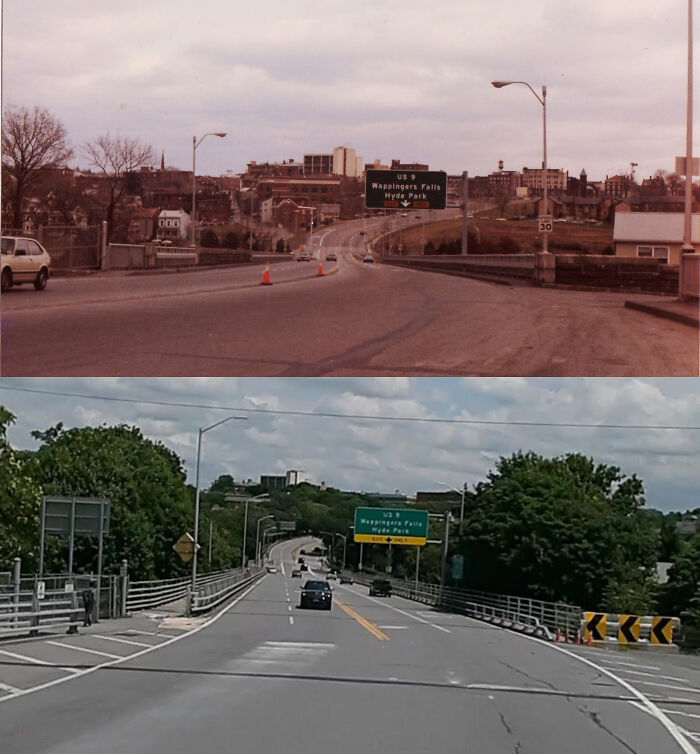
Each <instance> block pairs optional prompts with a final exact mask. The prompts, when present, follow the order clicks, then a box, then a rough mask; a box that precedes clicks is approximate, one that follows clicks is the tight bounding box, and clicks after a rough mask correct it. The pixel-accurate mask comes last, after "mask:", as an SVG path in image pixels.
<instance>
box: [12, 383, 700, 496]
mask: <svg viewBox="0 0 700 754" xmlns="http://www.w3.org/2000/svg"><path fill="white" fill-rule="evenodd" d="M13 388H14V389H13ZM16 388H21V390H17V389H16ZM28 390H29V391H53V392H54V393H58V394H50V393H49V392H28ZM61 393H62V394H61ZM70 394H73V395H70ZM79 395H82V397H78V396H79ZM88 395H89V396H95V398H88V397H85V396H88ZM114 399H121V400H114ZM148 401H152V402H159V403H160V404H168V405H156V404H155V403H148ZM0 405H4V406H5V407H7V408H8V409H9V410H10V411H12V412H13V413H14V414H15V415H16V416H17V417H18V418H17V422H16V424H15V425H14V426H13V428H12V429H11V430H10V433H9V437H10V441H11V442H12V444H13V446H14V447H17V448H33V447H36V442H35V441H34V440H33V439H32V438H31V435H30V432H31V431H32V430H34V429H46V428H48V427H50V426H53V425H55V424H56V423H58V422H63V424H64V426H66V427H73V426H86V425H89V426H97V425H101V424H103V423H106V424H108V425H114V424H118V423H127V424H133V425H137V426H138V427H140V428H141V430H142V431H143V433H144V434H145V435H146V436H147V437H149V438H151V439H153V440H159V441H161V442H163V443H165V444H166V445H167V446H168V447H170V448H172V449H173V450H174V451H175V452H176V453H178V455H179V456H180V457H181V458H182V459H183V460H184V461H185V464H186V467H187V470H188V473H189V478H190V481H191V482H193V480H194V473H193V471H194V463H195V458H196V441H197V429H198V428H199V427H207V426H209V425H211V424H214V423H215V422H217V421H219V420H221V419H223V418H226V417H227V416H239V417H246V418H245V419H241V420H233V421H230V422H227V423H226V424H223V425H222V426H220V427H218V428H216V429H213V430H211V431H209V432H206V433H205V434H204V436H203V437H204V441H203V450H202V471H201V475H202V483H203V486H208V484H209V483H210V482H211V481H212V480H213V479H215V478H216V477H217V476H218V475H219V474H232V475H233V476H234V477H235V478H237V479H245V478H253V479H257V478H258V477H259V476H260V474H282V473H284V472H285V471H286V470H287V469H301V470H303V471H304V472H305V476H307V477H308V478H309V479H311V480H313V481H315V482H320V481H325V482H327V483H328V484H329V485H332V486H335V487H339V488H341V489H345V490H357V491H368V492H370V491H380V492H394V491H395V490H401V491H402V492H404V493H407V494H411V495H412V494H414V493H415V492H416V491H417V490H426V489H428V490H430V489H440V487H439V486H438V485H437V484H436V483H437V482H443V483H446V484H448V485H452V486H454V487H460V486H461V485H462V483H463V482H466V483H468V484H469V485H473V484H474V483H476V482H478V481H481V480H483V479H484V477H485V475H486V474H487V473H488V471H489V470H491V469H492V468H493V466H494V464H495V462H496V461H497V459H498V458H499V457H500V456H502V455H510V454H511V453H513V452H516V451H518V450H520V449H522V450H533V451H535V452H537V453H540V454H543V455H546V456H555V455H560V454H564V453H568V452H582V453H585V454H587V455H590V456H592V457H593V458H595V459H596V461H598V462H600V463H606V464H612V465H617V466H620V467H621V468H622V470H623V471H624V472H625V473H627V474H632V473H636V474H637V475H639V476H640V477H641V478H642V479H643V480H644V482H645V484H646V488H647V504H648V505H649V506H651V507H654V508H658V509H661V510H687V509H692V508H696V507H698V505H700V503H699V502H698V496H697V490H698V487H700V464H698V462H697V455H698V447H700V429H690V430H680V429H654V428H648V429H619V428H600V427H598V428H581V427H563V426H522V425H517V424H509V422H545V423H546V422H550V423H551V422H554V423H558V424H566V423H573V424H581V423H583V424H594V425H602V424H607V425H630V424H634V425H644V426H647V427H650V426H651V427H659V426H665V427H669V426H683V427H688V426H691V427H698V428H700V384H698V380H693V379H680V378H665V379H663V378H658V379H622V378H609V379H608V378H595V379H585V378H581V379H575V378H566V379H564V378H556V379H555V378H488V379H487V378H406V377H378V378H369V377H366V378H360V377H357V378H340V377H337V378H264V379H261V378H205V377H200V378H159V379H150V378H97V379H90V378H62V379H55V378H3V379H2V380H0ZM213 407H217V408H213ZM253 409H258V411H254V410H253ZM260 410H263V412H261V411H260ZM268 412H271V413H268ZM275 412H278V413H275ZM284 412H300V413H302V414H309V413H310V414H320V413H323V414H339V415H341V417H340V418H338V417H329V416H324V417H321V416H308V415H294V414H291V413H284ZM358 416H365V417H385V418H375V419H361V418H352V417H358ZM406 418H415V419H433V420H435V419H451V420H460V422H461V423H448V422H440V421H430V422H426V421H396V420H392V419H406ZM476 420H484V421H487V422H503V423H502V424H500V423H499V424H472V423H469V422H471V421H476ZM443 489H444V488H443Z"/></svg>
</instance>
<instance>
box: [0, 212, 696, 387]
mask: <svg viewBox="0 0 700 754" xmlns="http://www.w3.org/2000/svg"><path fill="white" fill-rule="evenodd" d="M405 222H415V219H414V218H408V219H407V220H406V221H405ZM366 225H367V234H368V236H370V235H372V234H374V233H376V232H378V231H380V230H381V229H382V228H383V221H382V220H381V219H377V220H368V221H367V224H366ZM362 228H363V224H362V221H353V222H351V223H344V224H342V225H338V226H335V227H331V228H324V229H321V230H319V231H318V232H317V233H315V234H314V239H315V240H314V241H313V242H312V243H311V244H310V250H311V253H312V255H318V253H319V249H320V251H321V254H322V257H325V254H326V253H327V252H328V251H330V250H334V251H336V252H337V253H338V255H339V261H338V263H337V264H335V263H333V262H325V261H324V272H325V273H326V274H324V275H323V276H322V277H318V276H317V271H318V261H319V260H318V258H315V259H314V260H313V261H311V262H307V263H302V262H284V263H278V264H274V265H272V266H271V274H272V285H271V286H261V285H260V282H261V280H262V273H263V269H262V267H259V266H255V267H243V268H240V267H239V268H231V267H229V268H223V269H217V270H207V271H192V272H184V273H180V274H173V273H170V274H165V273H163V274H153V273H149V274H143V275H122V274H115V275H111V274H106V275H102V274H97V275H94V276H90V277H85V278H70V279H69V278H56V279H52V280H51V281H50V283H49V286H48V288H47V290H46V291H44V292H41V293H39V292H37V291H34V290H33V289H32V288H27V287H26V286H23V287H22V288H18V289H13V290H11V291H9V292H7V293H6V294H3V296H2V322H1V325H2V361H1V363H2V374H3V375H4V376H11V375H22V376H26V375H32V376H68V375H91V376H159V375H162V376H164V375H169V376H170V375H172V376H191V375H200V376H219V375H222V376H239V375H250V376H278V375H279V376H317V375H326V376H334V375H337V376H344V375H370V376H372V375H406V374H410V375H436V376H442V375H445V376H447V375H476V376H478V375H482V376H495V375H506V376H507V375H529V376H584V375H585V376H603V375H616V376H642V375H644V376H662V375H675V376H680V375H685V376H697V375H698V332H697V330H693V329H692V328H690V327H688V326H685V325H681V324H677V323H674V322H670V321H668V320H660V319H656V318H654V317H651V316H649V315H648V314H644V313H642V312H637V311H632V310H630V309H625V308H624V300H625V295H624V294H618V293H605V292H574V291H569V290H554V289H546V290H545V289H538V288H530V287H525V286H510V285H502V284H495V283H488V282H483V281H478V280H473V279H468V278H458V277H452V276H448V275H441V274H435V273H428V272H420V271H414V270H405V269H400V268H395V267H391V266H388V265H387V266H384V265H381V264H363V262H362V261H361V259H362V254H363V250H364V237H363V236H362V235H361V231H362ZM636 298H638V299H639V300H642V299H643V298H645V297H642V296H639V297H636ZM646 298H648V299H649V300H650V301H655V300H656V297H654V296H649V297H646Z"/></svg>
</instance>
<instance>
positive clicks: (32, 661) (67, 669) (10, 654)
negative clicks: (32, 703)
mask: <svg viewBox="0 0 700 754" xmlns="http://www.w3.org/2000/svg"><path fill="white" fill-rule="evenodd" d="M0 655H7V656H8V657H13V658H14V659H15V660H24V662H27V663H29V664H31V665H43V666H46V665H47V664H48V663H47V662H46V661H45V660H37V659H36V657H28V656H27V655H21V654H18V653H17V652H8V651H7V650H6V649H0ZM51 667H54V666H53V665H51ZM55 669H56V670H64V671H65V672H66V673H75V674H78V673H80V670H78V669H77V668H73V667H71V666H70V665H56V666H55ZM69 677H72V676H69ZM66 680H67V679H66ZM22 691H24V689H22ZM0 701H4V699H0Z"/></svg>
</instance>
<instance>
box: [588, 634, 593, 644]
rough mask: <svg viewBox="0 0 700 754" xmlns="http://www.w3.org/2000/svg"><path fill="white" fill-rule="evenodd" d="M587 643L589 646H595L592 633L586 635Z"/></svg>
mask: <svg viewBox="0 0 700 754" xmlns="http://www.w3.org/2000/svg"><path fill="white" fill-rule="evenodd" d="M586 644H587V645H588V646H589V647H592V646H593V637H592V636H591V634H588V636H587V637H586Z"/></svg>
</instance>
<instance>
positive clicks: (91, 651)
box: [46, 641, 122, 660]
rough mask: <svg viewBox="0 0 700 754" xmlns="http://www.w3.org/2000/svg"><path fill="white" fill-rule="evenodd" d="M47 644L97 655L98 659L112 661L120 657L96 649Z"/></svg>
mask: <svg viewBox="0 0 700 754" xmlns="http://www.w3.org/2000/svg"><path fill="white" fill-rule="evenodd" d="M46 643H47V644H53V645H54V646H55V647H63V648H64V649H75V650H76V652H87V653H88V654H91V655H99V656H100V657H109V658H111V659H112V660H119V659H121V657H122V655H113V654H110V653H109V652H100V651H98V650H97V649H87V648H86V647H76V646H75V645H74V644H66V642H64V641H47V642H46Z"/></svg>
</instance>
